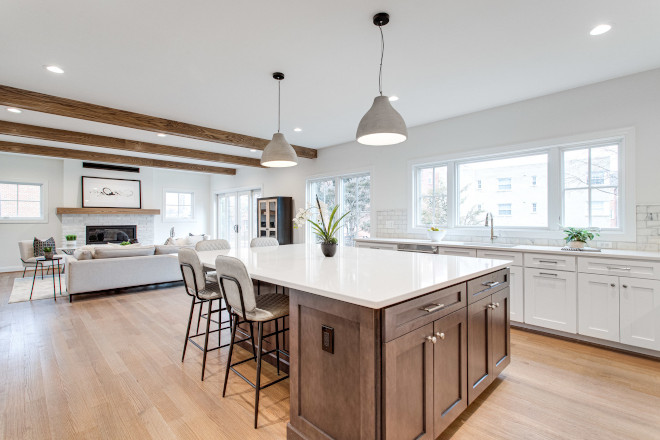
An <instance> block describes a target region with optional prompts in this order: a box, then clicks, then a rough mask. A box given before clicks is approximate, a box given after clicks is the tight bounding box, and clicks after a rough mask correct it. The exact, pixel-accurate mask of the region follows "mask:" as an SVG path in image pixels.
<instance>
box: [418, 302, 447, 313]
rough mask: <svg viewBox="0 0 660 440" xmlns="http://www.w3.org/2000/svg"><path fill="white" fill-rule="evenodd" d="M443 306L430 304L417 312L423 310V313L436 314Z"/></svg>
mask: <svg viewBox="0 0 660 440" xmlns="http://www.w3.org/2000/svg"><path fill="white" fill-rule="evenodd" d="M444 306H445V305H444V304H430V305H428V306H426V307H422V308H421V309H419V310H424V311H425V312H428V313H433V312H437V311H438V310H440V309H441V308H443V307H444Z"/></svg>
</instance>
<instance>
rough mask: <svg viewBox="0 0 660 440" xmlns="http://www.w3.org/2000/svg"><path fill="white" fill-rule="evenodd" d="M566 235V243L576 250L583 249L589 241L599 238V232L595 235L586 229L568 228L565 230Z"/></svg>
mask: <svg viewBox="0 0 660 440" xmlns="http://www.w3.org/2000/svg"><path fill="white" fill-rule="evenodd" d="M564 233H566V237H564V239H565V240H566V243H568V245H569V246H570V247H572V248H574V249H582V248H584V246H585V245H586V244H587V241H589V240H593V239H594V237H597V236H599V235H600V234H599V233H598V232H596V233H594V232H592V231H591V230H589V229H585V228H566V229H564Z"/></svg>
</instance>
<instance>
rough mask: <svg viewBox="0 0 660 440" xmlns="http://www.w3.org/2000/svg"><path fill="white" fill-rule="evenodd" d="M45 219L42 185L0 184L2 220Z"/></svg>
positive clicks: (0, 214) (0, 218) (0, 212)
mask: <svg viewBox="0 0 660 440" xmlns="http://www.w3.org/2000/svg"><path fill="white" fill-rule="evenodd" d="M43 218H44V209H43V185H42V184H38V183H15V182H0V220H6V221H13V220H41V219H43Z"/></svg>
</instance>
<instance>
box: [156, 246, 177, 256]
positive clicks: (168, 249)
mask: <svg viewBox="0 0 660 440" xmlns="http://www.w3.org/2000/svg"><path fill="white" fill-rule="evenodd" d="M179 249H181V246H176V245H173V244H167V245H165V244H157V245H156V252H155V254H156V255H165V254H176V253H177V252H179Z"/></svg>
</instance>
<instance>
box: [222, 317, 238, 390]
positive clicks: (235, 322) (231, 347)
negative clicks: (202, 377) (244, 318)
mask: <svg viewBox="0 0 660 440" xmlns="http://www.w3.org/2000/svg"><path fill="white" fill-rule="evenodd" d="M230 319H231V341H229V355H228V358H227V367H226V369H225V384H224V385H223V387H222V397H225V392H226V391H227V379H229V369H230V368H231V355H232V353H233V352H234V339H235V338H236V327H237V326H238V315H236V316H231V318H230Z"/></svg>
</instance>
